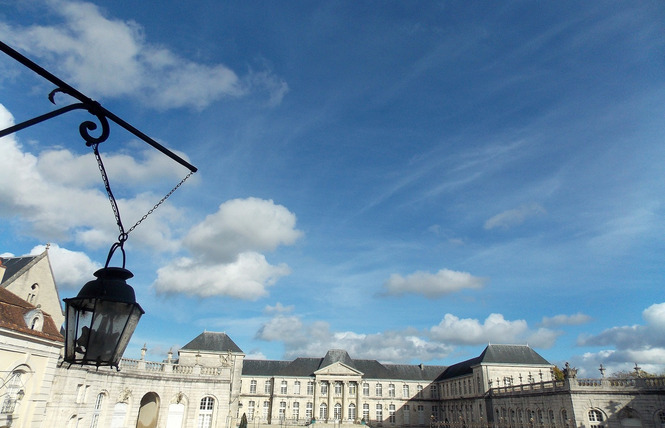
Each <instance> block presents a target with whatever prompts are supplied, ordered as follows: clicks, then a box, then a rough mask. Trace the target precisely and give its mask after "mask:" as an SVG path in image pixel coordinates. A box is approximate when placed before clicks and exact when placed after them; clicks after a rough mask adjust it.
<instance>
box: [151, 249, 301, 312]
mask: <svg viewBox="0 0 665 428" xmlns="http://www.w3.org/2000/svg"><path fill="white" fill-rule="evenodd" d="M289 273H290V269H289V268H288V266H286V265H284V264H281V265H278V266H273V265H271V264H269V263H268V262H267V261H266V259H265V257H264V256H263V255H262V254H258V253H254V252H246V253H241V254H239V255H238V257H237V259H236V260H235V261H234V262H231V263H222V264H210V265H208V264H203V263H199V262H197V261H195V260H194V259H191V258H181V259H179V260H176V261H175V262H174V263H172V264H170V265H167V266H164V267H161V268H159V269H158V270H157V279H156V280H155V283H154V284H153V286H154V287H155V290H156V291H157V292H158V293H167V294H168V293H184V294H187V295H190V296H198V297H210V296H218V295H224V296H229V297H235V298H238V299H246V300H257V299H259V298H261V297H265V296H267V295H268V287H270V286H272V285H274V284H275V282H277V280H278V279H279V278H280V277H282V276H284V275H288V274H289Z"/></svg>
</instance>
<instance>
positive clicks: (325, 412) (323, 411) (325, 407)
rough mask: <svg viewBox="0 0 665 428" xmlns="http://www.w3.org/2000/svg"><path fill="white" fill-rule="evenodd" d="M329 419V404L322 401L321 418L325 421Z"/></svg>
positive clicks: (320, 407)
mask: <svg viewBox="0 0 665 428" xmlns="http://www.w3.org/2000/svg"><path fill="white" fill-rule="evenodd" d="M326 419H328V405H327V404H326V403H321V405H320V406H319V420H320V421H325V420H326Z"/></svg>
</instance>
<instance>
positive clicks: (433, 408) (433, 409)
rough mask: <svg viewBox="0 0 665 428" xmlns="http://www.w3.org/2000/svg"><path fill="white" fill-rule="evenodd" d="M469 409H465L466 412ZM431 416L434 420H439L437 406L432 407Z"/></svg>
mask: <svg viewBox="0 0 665 428" xmlns="http://www.w3.org/2000/svg"><path fill="white" fill-rule="evenodd" d="M468 411H469V409H467V412H468ZM432 416H434V420H439V406H432Z"/></svg>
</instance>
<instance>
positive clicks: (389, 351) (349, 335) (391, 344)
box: [256, 314, 452, 363]
mask: <svg viewBox="0 0 665 428" xmlns="http://www.w3.org/2000/svg"><path fill="white" fill-rule="evenodd" d="M256 337H257V338H258V339H261V340H266V341H278V342H282V343H283V344H284V348H285V356H284V357H285V358H296V357H302V356H310V357H318V356H323V355H325V353H326V352H327V351H328V350H330V349H344V350H346V351H347V352H348V353H349V355H350V356H351V358H368V359H377V360H379V361H383V362H393V363H407V362H411V361H413V360H416V361H430V360H433V359H440V358H444V357H446V356H447V355H448V354H450V352H452V347H450V346H448V345H444V344H440V343H434V342H430V341H427V340H426V339H425V338H423V337H421V335H420V334H418V332H417V331H415V330H411V329H407V330H403V331H385V332H382V333H376V334H359V333H355V332H351V331H344V332H332V331H330V325H329V324H328V323H327V322H322V321H314V322H311V323H305V322H303V321H302V319H301V318H300V317H299V316H296V315H288V316H287V315H283V314H278V315H276V316H275V317H273V318H271V319H270V320H269V321H267V322H266V323H265V324H264V325H263V326H262V327H261V328H260V329H259V331H258V332H257V334H256Z"/></svg>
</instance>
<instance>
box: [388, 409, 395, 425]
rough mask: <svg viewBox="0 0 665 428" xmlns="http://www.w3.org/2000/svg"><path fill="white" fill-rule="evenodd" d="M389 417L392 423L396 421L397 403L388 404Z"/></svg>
mask: <svg viewBox="0 0 665 428" xmlns="http://www.w3.org/2000/svg"><path fill="white" fill-rule="evenodd" d="M388 419H389V420H390V423H391V424H394V423H395V405H394V404H391V405H390V406H388Z"/></svg>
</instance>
